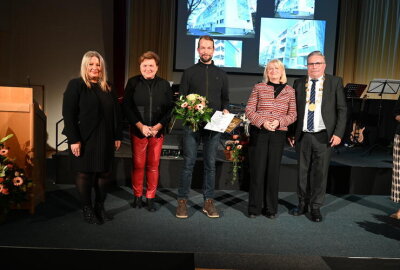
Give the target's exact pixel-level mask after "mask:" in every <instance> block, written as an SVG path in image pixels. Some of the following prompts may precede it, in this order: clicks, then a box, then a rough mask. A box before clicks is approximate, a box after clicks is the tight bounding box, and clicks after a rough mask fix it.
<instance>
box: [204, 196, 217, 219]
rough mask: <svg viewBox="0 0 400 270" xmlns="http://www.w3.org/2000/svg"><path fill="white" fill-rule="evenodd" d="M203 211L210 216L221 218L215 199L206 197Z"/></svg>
mask: <svg viewBox="0 0 400 270" xmlns="http://www.w3.org/2000/svg"><path fill="white" fill-rule="evenodd" d="M203 212H204V213H206V214H207V216H208V217H210V218H219V214H218V211H217V208H215V205H214V200H212V199H206V200H205V201H204V207H203Z"/></svg>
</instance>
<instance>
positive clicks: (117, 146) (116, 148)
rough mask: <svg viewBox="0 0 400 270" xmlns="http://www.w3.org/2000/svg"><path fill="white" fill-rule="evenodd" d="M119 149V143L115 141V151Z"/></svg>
mask: <svg viewBox="0 0 400 270" xmlns="http://www.w3.org/2000/svg"><path fill="white" fill-rule="evenodd" d="M120 147H121V141H115V151H118V150H119V148H120Z"/></svg>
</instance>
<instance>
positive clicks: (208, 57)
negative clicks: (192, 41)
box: [200, 55, 212, 63]
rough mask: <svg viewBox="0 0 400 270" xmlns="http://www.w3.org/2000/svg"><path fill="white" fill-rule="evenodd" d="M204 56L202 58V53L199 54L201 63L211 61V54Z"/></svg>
mask: <svg viewBox="0 0 400 270" xmlns="http://www.w3.org/2000/svg"><path fill="white" fill-rule="evenodd" d="M206 57H207V58H204V55H202V56H200V61H201V62H203V63H207V62H209V61H211V59H212V56H211V55H207V56H206Z"/></svg>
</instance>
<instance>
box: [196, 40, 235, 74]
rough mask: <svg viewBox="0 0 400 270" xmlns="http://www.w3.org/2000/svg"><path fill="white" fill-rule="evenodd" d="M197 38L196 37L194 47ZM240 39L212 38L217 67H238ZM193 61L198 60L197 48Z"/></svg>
mask: <svg viewBox="0 0 400 270" xmlns="http://www.w3.org/2000/svg"><path fill="white" fill-rule="evenodd" d="M198 42H199V39H198V38H197V39H196V48H197V43H198ZM242 43H243V42H242V41H240V40H218V39H214V55H213V60H214V64H215V65H216V66H219V67H232V68H240V67H241V66H242ZM195 55H196V57H195V61H194V62H195V63H197V62H198V61H199V58H200V57H199V54H198V53H197V49H196V52H195Z"/></svg>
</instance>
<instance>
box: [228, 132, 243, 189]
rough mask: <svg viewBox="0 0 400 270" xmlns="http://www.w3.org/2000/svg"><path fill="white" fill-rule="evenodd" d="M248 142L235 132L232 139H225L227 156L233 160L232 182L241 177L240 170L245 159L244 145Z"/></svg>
mask: <svg viewBox="0 0 400 270" xmlns="http://www.w3.org/2000/svg"><path fill="white" fill-rule="evenodd" d="M246 144H247V140H246V138H242V139H241V136H240V135H239V134H233V135H232V140H227V141H225V149H224V153H225V158H226V159H227V160H229V161H232V165H233V166H232V181H231V182H232V184H234V183H235V182H236V181H237V180H238V178H239V170H240V169H241V167H242V166H241V163H242V161H243V160H244V156H243V147H244V146H245V145H246Z"/></svg>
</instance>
